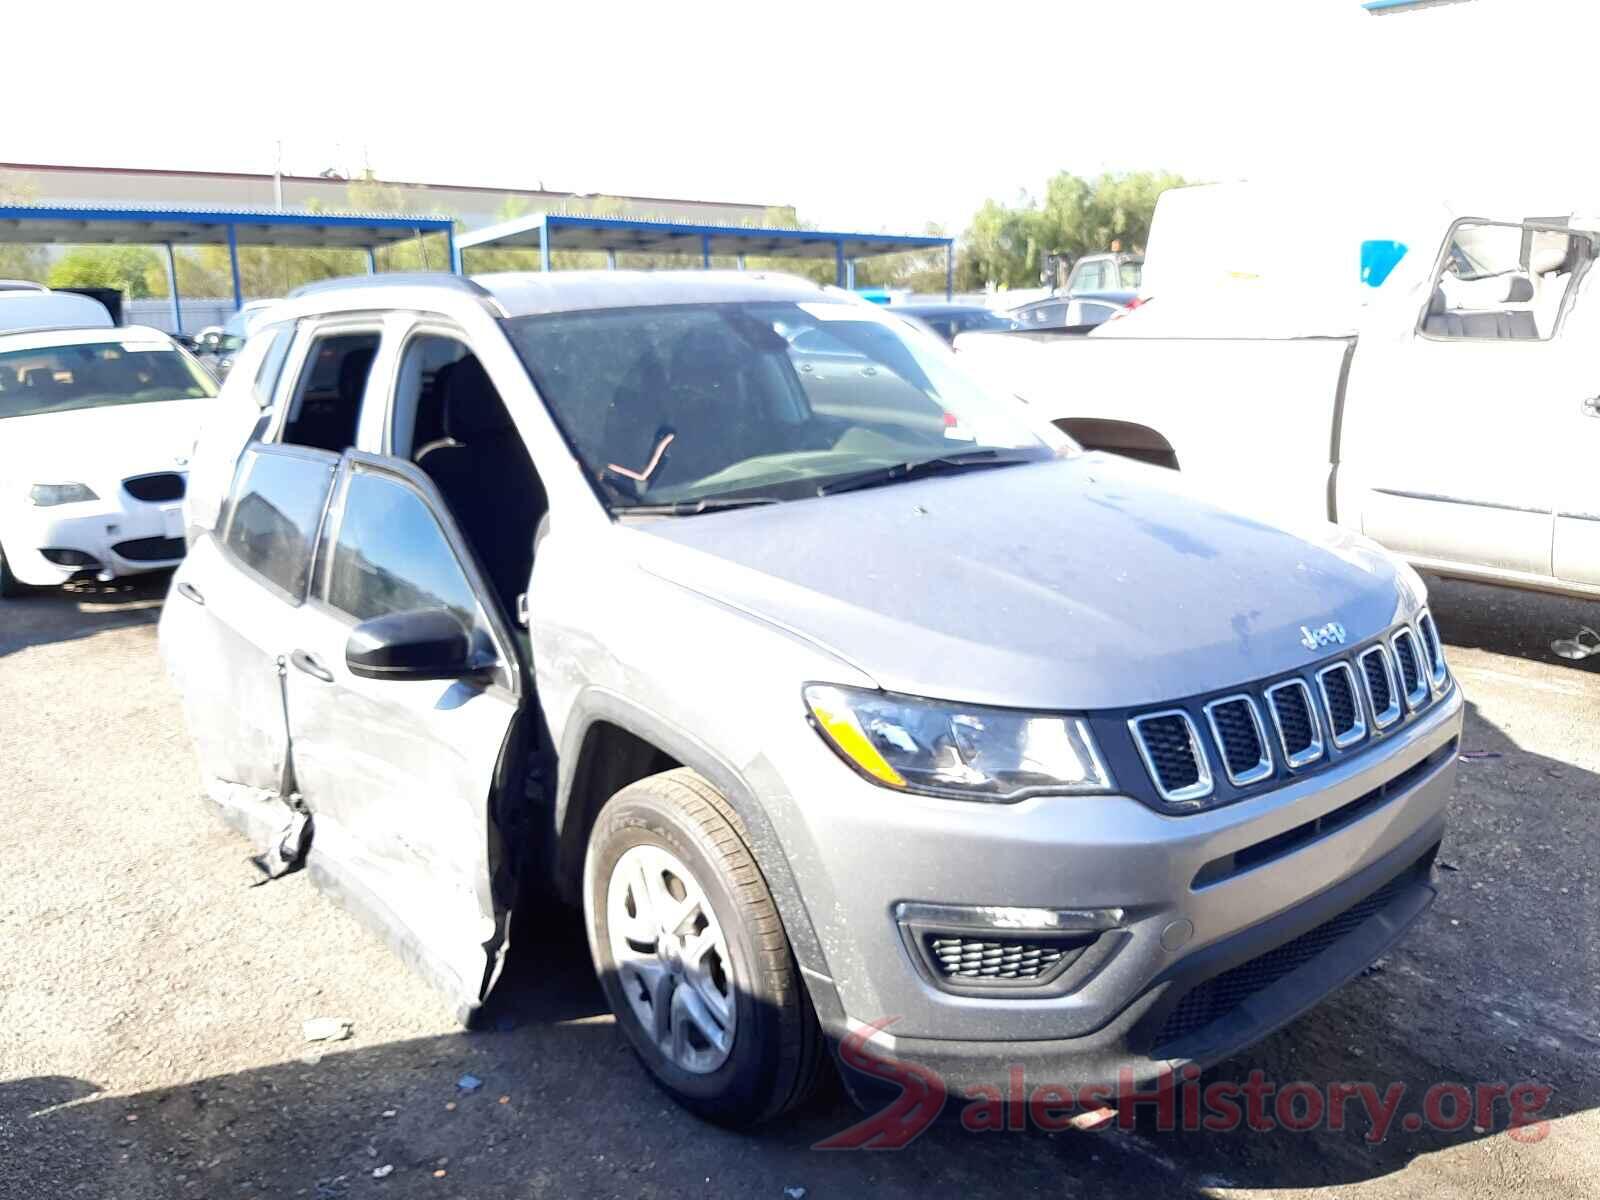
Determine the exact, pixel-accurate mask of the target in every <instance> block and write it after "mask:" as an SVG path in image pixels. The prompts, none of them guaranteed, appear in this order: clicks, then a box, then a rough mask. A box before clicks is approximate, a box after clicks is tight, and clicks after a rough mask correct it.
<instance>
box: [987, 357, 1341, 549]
mask: <svg viewBox="0 0 1600 1200" xmlns="http://www.w3.org/2000/svg"><path fill="white" fill-rule="evenodd" d="M1355 340H1356V339H1355V338H1354V337H1353V336H1352V337H1304V338H1284V339H1267V338H1132V337H1128V338H1096V337H1088V338H1083V337H1059V336H1055V335H1052V334H1047V333H1037V334H1036V333H968V334H962V335H961V336H960V337H959V338H957V339H956V349H957V351H958V353H960V354H961V355H962V357H963V359H964V360H965V361H966V363H967V365H968V366H969V368H971V369H972V370H974V371H975V372H976V373H978V374H980V375H981V376H983V377H984V378H986V379H988V380H990V381H991V382H993V383H994V384H995V385H996V386H1000V387H1004V388H1006V389H1007V390H1009V391H1011V392H1014V393H1015V394H1016V395H1018V396H1019V397H1021V398H1022V399H1023V400H1024V401H1025V402H1027V403H1028V404H1029V405H1030V406H1031V407H1033V408H1034V409H1036V410H1038V411H1039V412H1040V414H1041V415H1043V416H1044V417H1045V418H1046V419H1047V420H1049V421H1050V422H1052V423H1053V424H1055V425H1056V426H1057V427H1058V428H1060V429H1062V430H1063V431H1064V432H1066V433H1068V434H1069V435H1071V436H1072V437H1074V438H1075V439H1077V440H1078V441H1079V442H1080V443H1082V444H1083V445H1084V446H1086V447H1087V448H1089V449H1095V450H1108V451H1113V452H1116V453H1122V454H1127V455H1129V456H1130V457H1134V458H1139V459H1142V460H1144V461H1147V462H1154V463H1158V464H1160V465H1164V466H1176V467H1178V468H1179V469H1180V470H1182V471H1183V472H1184V474H1185V475H1186V476H1188V477H1189V478H1190V479H1191V480H1192V481H1193V482H1195V483H1196V484H1198V485H1200V486H1202V487H1204V488H1205V489H1206V490H1207V491H1209V492H1212V493H1213V494H1215V495H1217V496H1219V497H1220V498H1222V499H1224V500H1225V501H1226V502H1227V503H1229V504H1231V505H1233V506H1234V507H1237V508H1242V509H1245V510H1248V511H1253V512H1259V513H1261V514H1262V515H1264V516H1270V517H1272V518H1274V519H1275V520H1277V521H1279V522H1284V521H1298V520H1330V519H1332V518H1333V515H1334V513H1333V491H1332V476H1333V471H1334V468H1335V467H1336V466H1337V463H1338V460H1339V455H1338V441H1339V420H1340V415H1341V408H1342V402H1343V393H1344V383H1345V379H1346V376H1347V373H1348V369H1349V361H1350V356H1351V354H1352V353H1353V351H1354V348H1355ZM1224 398H1225V400H1226V403H1219V401H1221V400H1223V399H1224Z"/></svg>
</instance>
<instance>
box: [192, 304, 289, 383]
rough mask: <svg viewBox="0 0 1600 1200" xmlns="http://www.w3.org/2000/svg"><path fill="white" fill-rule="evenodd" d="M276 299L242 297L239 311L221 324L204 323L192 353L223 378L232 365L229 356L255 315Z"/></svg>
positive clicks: (246, 332)
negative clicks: (248, 298) (244, 299)
mask: <svg viewBox="0 0 1600 1200" xmlns="http://www.w3.org/2000/svg"><path fill="white" fill-rule="evenodd" d="M276 303H277V301H276V300H246V301H245V302H244V304H243V306H242V307H240V309H239V311H238V312H236V313H234V314H233V316H231V317H229V318H228V319H227V320H226V321H224V322H223V323H222V324H221V325H208V326H207V327H206V328H205V329H202V330H201V331H200V334H199V336H198V337H197V338H196V339H195V353H196V354H197V355H199V357H200V361H201V362H203V363H205V365H206V368H207V369H208V370H209V371H210V372H211V373H212V374H213V375H215V376H216V377H217V378H218V379H219V380H220V379H226V378H227V377H228V372H229V371H231V370H232V369H233V360H234V358H235V356H237V355H238V353H239V350H240V348H241V347H242V346H243V345H244V343H245V339H246V338H247V337H248V336H249V334H250V328H251V326H252V324H253V323H254V322H255V320H256V318H258V317H259V316H260V315H261V314H262V313H264V312H265V311H266V310H267V309H269V308H271V307H272V306H273V305H274V304H276Z"/></svg>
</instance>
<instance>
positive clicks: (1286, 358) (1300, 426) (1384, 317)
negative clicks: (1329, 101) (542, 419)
mask: <svg viewBox="0 0 1600 1200" xmlns="http://www.w3.org/2000/svg"><path fill="white" fill-rule="evenodd" d="M1169 195H1170V193H1169ZM1163 202H1165V198H1164V200H1163ZM1160 225H1161V221H1160V210H1159V209H1158V214H1157V222H1156V228H1157V231H1159V229H1160ZM1157 240H1158V239H1157V236H1156V232H1153V233H1152V238H1151V251H1152V252H1151V256H1150V265H1149V266H1148V267H1147V271H1146V279H1147V282H1148V281H1149V280H1150V279H1151V278H1152V277H1154V278H1156V279H1157V280H1159V279H1160V278H1161V272H1160V270H1159V268H1158V266H1157V261H1158V259H1157V254H1156V249H1157ZM1347 245H1349V252H1348V261H1349V262H1350V264H1351V287H1350V289H1349V291H1348V292H1345V291H1340V290H1339V289H1337V288H1333V287H1306V286H1301V287H1300V288H1299V289H1296V288H1293V287H1288V286H1282V285H1283V284H1284V280H1283V279H1282V278H1280V279H1278V280H1277V281H1276V282H1273V281H1270V280H1267V279H1264V278H1261V277H1250V278H1241V279H1235V280H1233V281H1232V282H1231V285H1230V283H1229V282H1227V281H1223V280H1220V279H1219V280H1215V281H1213V282H1212V285H1211V286H1207V287H1190V288H1188V289H1182V288H1180V289H1179V290H1177V291H1176V292H1172V293H1165V292H1162V291H1155V292H1153V294H1152V297H1151V299H1150V300H1149V302H1148V303H1146V304H1144V305H1142V306H1141V307H1140V308H1139V309H1137V310H1136V311H1134V312H1133V313H1130V314H1128V315H1127V316H1126V317H1124V318H1122V319H1120V320H1118V321H1114V322H1110V323H1108V324H1107V325H1106V326H1103V327H1102V328H1101V329H1100V330H1097V331H1096V332H1095V334H1094V335H1093V336H1091V337H1088V338H1081V337H1080V338H1061V337H1056V336H1053V335H1051V334H1049V333H1026V332H1024V333H992V334H990V333H985V334H965V335H963V336H962V337H961V338H959V339H958V340H957V342H956V347H957V350H958V352H960V353H961V354H962V355H963V356H965V357H966V358H967V360H968V363H969V366H971V367H973V368H974V369H977V370H979V371H981V372H983V373H985V374H987V375H988V376H989V377H990V378H991V379H992V380H994V381H996V382H1003V383H1004V384H1006V385H1007V386H1009V388H1010V390H1011V391H1013V392H1014V393H1015V394H1016V395H1018V396H1019V397H1021V398H1022V399H1023V400H1024V401H1026V402H1027V403H1028V404H1030V405H1032V406H1033V407H1035V408H1036V409H1039V410H1042V412H1043V415H1044V416H1045V417H1047V418H1048V419H1049V420H1050V421H1051V422H1053V423H1054V424H1055V425H1056V426H1057V427H1058V428H1060V429H1061V430H1063V431H1064V432H1066V433H1067V434H1069V435H1070V436H1072V437H1073V438H1075V439H1076V440H1077V441H1079V442H1080V443H1082V444H1083V445H1085V446H1086V447H1089V448H1091V449H1101V450H1107V451H1112V452H1116V453H1121V454H1126V455H1129V456H1131V457H1134V458H1138V459H1143V460H1145V461H1148V462H1154V463H1158V464H1161V465H1164V466H1168V467H1172V468H1176V469H1178V470H1181V471H1183V472H1184V473H1185V474H1187V475H1193V476H1196V477H1198V478H1199V479H1200V480H1201V481H1202V482H1204V483H1205V484H1206V485H1207V486H1209V487H1213V488H1214V489H1215V490H1216V491H1217V492H1218V493H1220V494H1222V495H1225V496H1227V497H1228V498H1229V500H1230V501H1231V502H1232V503H1234V504H1235V505H1243V506H1247V507H1249V508H1250V509H1252V510H1253V511H1256V512H1260V513H1261V514H1263V515H1264V516H1269V517H1271V518H1272V519H1274V520H1276V521H1279V522H1299V521H1303V520H1317V519H1324V520H1330V521H1335V522H1337V523H1338V524H1340V525H1343V526H1347V527H1349V528H1352V529H1356V530H1359V531H1360V532H1362V533H1364V534H1366V535H1367V536H1369V537H1372V538H1374V539H1375V540H1377V541H1379V542H1381V543H1382V544H1383V545H1385V546H1387V547H1389V548H1390V549H1393V550H1395V551H1398V552H1400V553H1402V554H1404V555H1405V556H1406V557H1407V558H1409V559H1410V560H1411V561H1412V562H1413V563H1414V564H1415V565H1417V566H1418V567H1421V568H1423V569H1426V570H1430V571H1433V572H1436V573H1438V574H1442V575H1452V576H1460V577H1467V578H1474V579H1480V580H1485V581H1490V582H1495V583H1501V584H1508V585H1514V586H1521V587H1530V588H1537V589H1543V590H1548V591H1556V592H1564V593H1568V594H1573V595H1579V596H1589V597H1600V337H1597V336H1596V335H1597V333H1600V298H1597V297H1596V295H1595V293H1596V290H1597V287H1600V285H1597V284H1596V283H1595V282H1594V280H1593V279H1591V278H1590V276H1591V266H1592V265H1593V262H1594V259H1595V257H1596V251H1597V246H1600V221H1596V220H1595V219H1593V218H1588V219H1586V218H1583V217H1580V216H1576V215H1567V216H1558V217H1548V216H1497V217H1483V216H1461V217H1453V216H1452V217H1444V218H1440V219H1438V220H1436V221H1435V223H1434V230H1433V236H1432V237H1425V236H1421V237H1417V238H1414V239H1412V240H1411V245H1410V248H1409V250H1403V251H1402V252H1403V253H1404V258H1403V259H1402V260H1401V262H1400V264H1399V265H1397V266H1393V269H1392V271H1391V272H1390V273H1389V276H1388V278H1387V280H1386V282H1384V283H1383V285H1382V286H1381V287H1377V288H1365V289H1359V290H1360V291H1361V292H1362V293H1364V294H1363V295H1362V297H1361V299H1359V300H1357V299H1355V297H1356V295H1357V292H1358V288H1357V286H1356V280H1355V273H1354V262H1355V257H1356V247H1355V246H1354V245H1353V244H1349V243H1347ZM1280 274H1281V273H1280ZM1313 274H1315V272H1313ZM1303 283H1304V281H1302V284H1303ZM1174 286H1176V285H1174Z"/></svg>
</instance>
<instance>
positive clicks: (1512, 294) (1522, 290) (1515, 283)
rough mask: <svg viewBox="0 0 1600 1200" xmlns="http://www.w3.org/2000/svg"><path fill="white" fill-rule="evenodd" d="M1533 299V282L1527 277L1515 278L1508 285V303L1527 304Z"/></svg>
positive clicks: (1518, 276) (1517, 276)
mask: <svg viewBox="0 0 1600 1200" xmlns="http://www.w3.org/2000/svg"><path fill="white" fill-rule="evenodd" d="M1532 299H1533V280H1531V279H1529V278H1528V277H1527V276H1526V275H1516V276H1513V277H1512V280H1511V282H1510V283H1509V284H1507V285H1506V303H1507V304H1526V303H1527V302H1528V301H1530V300H1532Z"/></svg>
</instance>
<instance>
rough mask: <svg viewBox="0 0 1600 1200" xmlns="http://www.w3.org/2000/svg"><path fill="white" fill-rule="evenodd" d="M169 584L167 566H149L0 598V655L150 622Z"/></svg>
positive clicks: (158, 612) (153, 622) (155, 617)
mask: <svg viewBox="0 0 1600 1200" xmlns="http://www.w3.org/2000/svg"><path fill="white" fill-rule="evenodd" d="M171 585H172V572H171V571H151V572H149V573H148V574H143V575H132V576H129V577H127V578H125V579H117V580H113V581H112V582H110V583H99V582H95V581H88V582H83V583H69V584H66V585H64V586H62V587H54V588H38V589H35V590H32V591H29V592H28V593H27V594H26V595H23V596H19V597H17V598H16V599H13V600H0V657H4V656H5V655H7V654H14V653H16V652H17V651H18V650H26V649H27V648H29V647H30V646H46V645H50V644H52V643H54V642H70V641H76V640H78V639H80V638H87V637H93V636H94V635H95V634H97V633H102V632H104V631H105V630H107V629H123V628H127V627H128V626H131V625H154V624H155V623H156V621H157V620H159V619H160V616H161V606H162V604H163V603H164V602H165V600H166V598H167V589H168V588H169V587H170V586H171Z"/></svg>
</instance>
